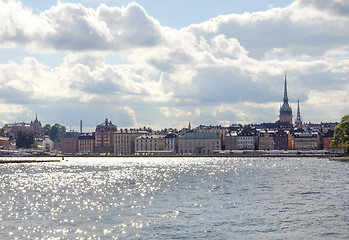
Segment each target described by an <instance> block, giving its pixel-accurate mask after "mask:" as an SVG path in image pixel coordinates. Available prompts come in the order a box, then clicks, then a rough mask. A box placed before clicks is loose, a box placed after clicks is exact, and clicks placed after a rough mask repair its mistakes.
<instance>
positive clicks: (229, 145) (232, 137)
mask: <svg viewBox="0 0 349 240" xmlns="http://www.w3.org/2000/svg"><path fill="white" fill-rule="evenodd" d="M237 149H238V142H237V132H236V131H232V132H230V133H228V134H227V135H226V136H225V150H237Z"/></svg>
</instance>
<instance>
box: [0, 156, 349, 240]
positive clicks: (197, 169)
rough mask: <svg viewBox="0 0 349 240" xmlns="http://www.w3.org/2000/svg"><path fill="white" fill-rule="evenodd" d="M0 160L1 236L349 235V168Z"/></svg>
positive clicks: (249, 162) (313, 161)
mask: <svg viewBox="0 0 349 240" xmlns="http://www.w3.org/2000/svg"><path fill="white" fill-rule="evenodd" d="M68 160H69V161H64V162H61V163H33V164H31V163H25V164H2V165H0V209H1V211H0V225H1V226H0V239H35V238H37V239H349V214H348V213H349V211H348V210H349V174H348V173H349V164H348V163H341V162H330V161H329V160H328V159H317V158H300V159H298V158H285V159H281V158H280V159H279V158H275V159H274V158H271V159H267V158H261V159H258V158H68Z"/></svg>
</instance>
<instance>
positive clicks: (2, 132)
mask: <svg viewBox="0 0 349 240" xmlns="http://www.w3.org/2000/svg"><path fill="white" fill-rule="evenodd" d="M0 136H1V137H5V131H4V128H0Z"/></svg>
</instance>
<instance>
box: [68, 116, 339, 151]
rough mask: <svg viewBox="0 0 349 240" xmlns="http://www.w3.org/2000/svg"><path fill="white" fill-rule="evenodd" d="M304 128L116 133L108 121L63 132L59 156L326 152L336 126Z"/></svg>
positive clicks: (204, 128) (207, 128)
mask: <svg viewBox="0 0 349 240" xmlns="http://www.w3.org/2000/svg"><path fill="white" fill-rule="evenodd" d="M304 125H305V127H304V128H293V127H291V126H289V125H287V124H286V125H285V124H280V122H276V123H263V124H255V125H244V126H243V125H231V126H229V127H222V126H203V125H201V126H198V127H196V128H194V129H191V127H190V125H189V127H188V128H185V129H182V130H180V131H177V130H174V129H165V130H161V131H153V130H152V129H150V128H148V129H146V128H140V129H117V127H116V125H114V124H112V122H111V121H108V119H106V120H105V122H103V123H101V124H99V125H98V126H97V127H96V131H95V132H93V133H78V132H67V133H65V135H64V137H63V138H62V139H61V152H62V153H63V154H112V155H173V154H179V155H210V154H214V153H217V152H219V151H222V150H266V151H269V150H320V149H329V148H330V143H331V140H332V138H333V132H334V127H335V126H336V123H321V124H304Z"/></svg>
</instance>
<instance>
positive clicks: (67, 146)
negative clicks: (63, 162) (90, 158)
mask: <svg viewBox="0 0 349 240" xmlns="http://www.w3.org/2000/svg"><path fill="white" fill-rule="evenodd" d="M79 136H80V134H79V133H78V132H66V133H64V135H63V137H62V138H61V141H60V142H61V152H62V154H76V153H78V152H79Z"/></svg>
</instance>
